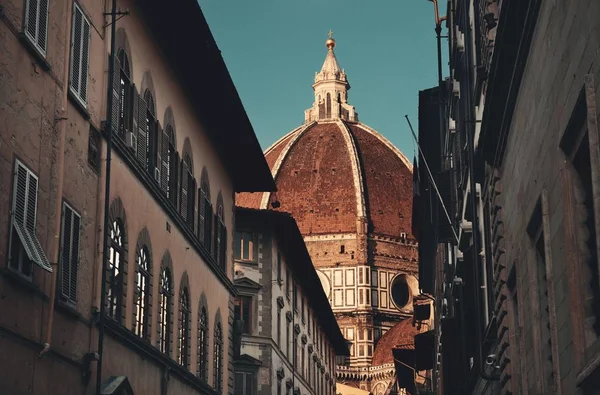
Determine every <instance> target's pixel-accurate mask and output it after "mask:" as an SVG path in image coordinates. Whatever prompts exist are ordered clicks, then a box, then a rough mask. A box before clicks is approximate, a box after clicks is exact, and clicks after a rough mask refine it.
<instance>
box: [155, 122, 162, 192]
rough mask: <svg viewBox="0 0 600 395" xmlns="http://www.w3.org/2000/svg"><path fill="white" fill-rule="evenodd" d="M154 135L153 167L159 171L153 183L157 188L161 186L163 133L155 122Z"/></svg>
mask: <svg viewBox="0 0 600 395" xmlns="http://www.w3.org/2000/svg"><path fill="white" fill-rule="evenodd" d="M154 133H155V135H156V145H155V147H154V151H155V153H154V154H155V155H156V164H155V167H156V168H157V169H158V171H159V176H158V178H157V179H155V181H156V182H157V183H158V186H159V187H161V186H162V141H163V131H162V128H161V127H160V123H159V122H158V121H155V124H154Z"/></svg>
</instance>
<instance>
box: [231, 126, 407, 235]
mask: <svg viewBox="0 0 600 395" xmlns="http://www.w3.org/2000/svg"><path fill="white" fill-rule="evenodd" d="M265 156H266V158H267V162H268V164H269V166H270V168H271V172H272V174H273V177H274V178H275V181H276V184H277V190H278V191H277V193H276V194H270V193H264V194H242V195H240V196H239V197H238V201H237V204H238V205H240V206H246V207H252V208H272V205H271V204H270V203H271V202H273V201H277V202H278V203H279V206H278V208H277V209H278V210H283V211H287V212H289V213H291V214H292V215H293V216H294V218H295V219H296V221H297V222H298V226H299V227H300V230H301V232H302V234H303V235H305V236H306V235H319V234H331V233H357V232H362V231H366V232H367V233H370V234H377V235H386V236H391V237H396V238H399V237H401V236H402V235H408V234H410V229H411V212H412V165H411V163H410V162H409V161H408V160H407V158H406V157H405V156H404V155H403V154H402V153H401V152H400V151H398V149H396V148H395V147H394V146H393V145H392V144H391V143H390V142H389V141H388V140H387V139H385V138H384V137H383V136H382V135H381V134H379V133H378V132H376V131H375V130H373V129H372V128H370V127H368V126H366V125H364V124H362V123H360V122H352V121H348V120H345V119H335V120H315V121H309V122H308V123H306V124H304V125H302V126H301V127H299V128H297V129H295V130H293V131H292V132H290V133H288V134H287V135H286V136H284V137H283V138H281V139H280V140H279V141H277V142H276V143H275V144H273V146H271V147H270V148H269V149H267V151H266V152H265ZM365 225H366V228H367V229H364V230H363V229H359V228H361V227H364V226H365ZM405 237H406V236H405Z"/></svg>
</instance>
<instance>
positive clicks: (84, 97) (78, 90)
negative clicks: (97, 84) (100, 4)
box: [69, 2, 92, 109]
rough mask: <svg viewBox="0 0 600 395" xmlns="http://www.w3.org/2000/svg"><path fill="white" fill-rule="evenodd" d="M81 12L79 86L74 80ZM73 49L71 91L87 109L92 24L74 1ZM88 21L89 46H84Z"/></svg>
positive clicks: (70, 68)
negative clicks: (78, 25)
mask: <svg viewBox="0 0 600 395" xmlns="http://www.w3.org/2000/svg"><path fill="white" fill-rule="evenodd" d="M78 11H79V12H80V13H81V26H80V27H79V29H80V33H81V43H80V48H79V64H78V65H77V67H78V68H79V69H78V70H79V75H78V77H79V80H78V81H77V84H78V88H75V87H74V86H73V81H74V75H73V73H74V71H75V69H74V61H75V60H74V59H75V57H74V56H73V49H74V47H75V32H76V28H77V27H76V23H75V22H76V15H77V12H78ZM71 18H72V20H71V49H70V54H69V93H71V94H72V95H73V97H74V98H75V99H76V100H77V102H78V103H79V104H80V105H81V106H83V108H85V109H87V98H88V82H89V69H90V47H91V42H92V24H91V22H90V20H89V18H88V17H87V15H86V14H85V12H84V11H83V9H82V8H81V6H79V4H78V3H77V2H73V11H72V15H71ZM86 23H87V30H88V32H87V35H88V37H87V48H86V47H85V46H84V42H85V40H84V37H85V26H86V25H85V24H86ZM83 50H85V56H83ZM84 58H86V59H85V78H84V77H83V76H84V73H83V72H82V71H83V70H82V69H83V62H84ZM82 82H85V84H84V85H85V93H84V94H83V95H82V92H81V91H82Z"/></svg>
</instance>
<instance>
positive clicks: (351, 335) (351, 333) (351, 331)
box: [347, 328, 354, 340]
mask: <svg viewBox="0 0 600 395" xmlns="http://www.w3.org/2000/svg"><path fill="white" fill-rule="evenodd" d="M347 338H348V340H354V328H348V336H347Z"/></svg>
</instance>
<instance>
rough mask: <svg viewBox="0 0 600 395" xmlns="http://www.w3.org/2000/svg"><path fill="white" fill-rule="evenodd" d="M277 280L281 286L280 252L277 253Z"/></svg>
mask: <svg viewBox="0 0 600 395" xmlns="http://www.w3.org/2000/svg"><path fill="white" fill-rule="evenodd" d="M277 282H278V283H279V286H280V287H281V283H282V282H283V279H282V278H281V254H280V253H279V252H278V253H277Z"/></svg>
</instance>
